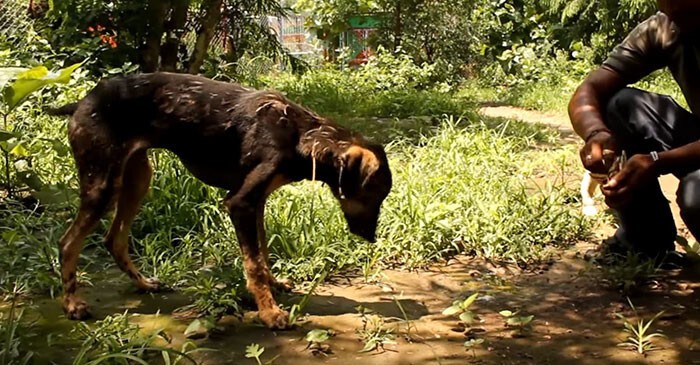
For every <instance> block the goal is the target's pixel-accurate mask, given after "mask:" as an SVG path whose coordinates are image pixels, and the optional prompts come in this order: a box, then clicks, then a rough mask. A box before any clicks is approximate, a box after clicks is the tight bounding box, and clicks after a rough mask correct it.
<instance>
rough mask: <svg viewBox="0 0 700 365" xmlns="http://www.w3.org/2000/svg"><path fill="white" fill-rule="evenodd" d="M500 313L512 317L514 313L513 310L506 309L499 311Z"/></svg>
mask: <svg viewBox="0 0 700 365" xmlns="http://www.w3.org/2000/svg"><path fill="white" fill-rule="evenodd" d="M498 314H500V315H502V316H503V317H511V316H512V315H513V312H511V311H509V310H504V311H500V312H498Z"/></svg>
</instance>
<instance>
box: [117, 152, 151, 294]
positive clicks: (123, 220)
mask: <svg viewBox="0 0 700 365" xmlns="http://www.w3.org/2000/svg"><path fill="white" fill-rule="evenodd" d="M152 176H153V169H152V168H151V166H150V164H149V163H148V157H147V155H146V151H145V150H144V151H139V152H137V153H136V154H135V155H133V156H132V157H131V158H130V159H129V161H128V162H127V164H126V167H125V169H124V174H123V178H122V189H121V192H120V194H119V200H118V202H117V212H116V214H115V215H114V220H113V221H112V225H111V227H110V229H109V232H108V233H107V235H106V237H105V246H106V247H107V250H109V252H110V253H111V254H112V257H113V258H114V261H115V262H116V263H117V265H118V266H119V268H120V269H121V270H122V271H123V272H124V273H126V274H127V275H128V276H129V278H131V280H132V281H133V282H134V284H136V286H137V287H138V288H139V289H141V290H145V291H157V290H158V289H159V288H160V284H159V283H158V281H157V280H155V279H148V278H145V277H144V276H143V275H141V273H140V272H139V269H138V268H136V266H135V265H134V263H133V262H132V261H131V258H130V257H129V231H130V228H131V223H132V222H133V221H134V218H135V217H136V214H137V213H138V211H139V208H140V207H141V201H142V200H143V198H144V196H146V193H148V189H149V187H150V184H151V177H152Z"/></svg>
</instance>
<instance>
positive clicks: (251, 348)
mask: <svg viewBox="0 0 700 365" xmlns="http://www.w3.org/2000/svg"><path fill="white" fill-rule="evenodd" d="M263 352H265V348H264V347H261V346H260V345H258V344H257V343H251V344H250V345H248V346H246V348H245V357H247V358H252V357H255V358H257V357H260V355H262V353H263Z"/></svg>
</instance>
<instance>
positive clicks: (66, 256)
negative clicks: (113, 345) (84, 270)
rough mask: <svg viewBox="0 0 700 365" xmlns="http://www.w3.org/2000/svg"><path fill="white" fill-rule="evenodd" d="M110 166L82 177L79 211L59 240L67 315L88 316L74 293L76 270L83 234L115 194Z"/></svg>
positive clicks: (73, 317) (64, 308) (91, 228)
mask: <svg viewBox="0 0 700 365" xmlns="http://www.w3.org/2000/svg"><path fill="white" fill-rule="evenodd" d="M110 170H111V169H109V168H107V169H106V170H102V171H93V172H90V173H89V174H87V175H85V176H84V177H81V182H80V188H81V192H80V208H79V210H78V214H77V216H76V218H75V220H74V221H73V223H72V224H71V226H70V227H69V228H68V230H67V231H66V233H65V234H64V235H63V237H61V240H60V242H59V245H60V246H59V255H60V261H61V280H62V282H63V291H64V297H63V310H64V311H65V313H66V316H67V317H68V318H69V319H85V318H88V317H89V316H90V313H89V311H88V306H87V304H86V303H85V301H84V300H82V299H81V298H80V297H79V296H78V295H77V294H76V291H77V285H78V283H77V279H76V274H75V272H76V267H77V265H78V257H79V256H80V251H81V249H82V247H83V241H84V240H85V237H87V235H88V234H90V232H91V231H92V230H93V229H94V227H95V225H96V224H97V222H98V221H99V220H100V218H101V217H102V216H103V215H104V214H105V213H106V212H107V211H108V210H109V207H110V203H111V201H112V198H113V195H114V181H113V179H112V177H111V176H110Z"/></svg>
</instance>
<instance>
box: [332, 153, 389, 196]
mask: <svg viewBox="0 0 700 365" xmlns="http://www.w3.org/2000/svg"><path fill="white" fill-rule="evenodd" d="M379 165H380V162H379V159H378V158H377V155H376V154H375V153H374V152H372V151H371V150H369V149H367V148H365V147H360V146H357V145H353V146H351V147H350V148H348V149H347V151H345V152H344V153H343V154H342V155H341V157H340V166H341V169H342V170H341V174H340V188H341V190H342V193H343V194H344V195H345V196H346V197H349V198H351V197H353V196H355V195H357V194H358V193H359V192H360V190H361V189H363V188H364V187H365V186H366V185H367V182H368V181H369V179H370V178H371V177H372V175H374V173H376V172H377V170H379Z"/></svg>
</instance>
